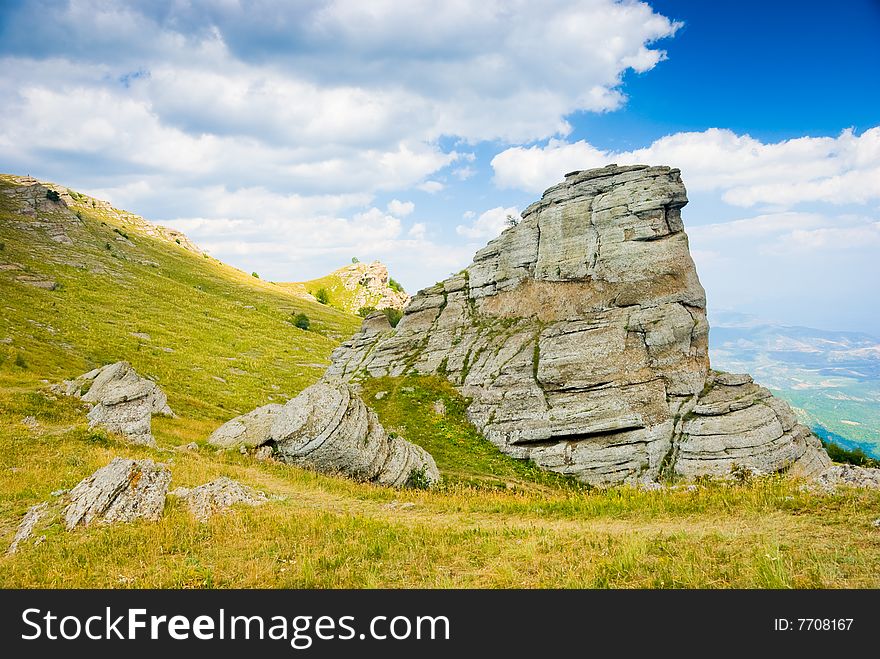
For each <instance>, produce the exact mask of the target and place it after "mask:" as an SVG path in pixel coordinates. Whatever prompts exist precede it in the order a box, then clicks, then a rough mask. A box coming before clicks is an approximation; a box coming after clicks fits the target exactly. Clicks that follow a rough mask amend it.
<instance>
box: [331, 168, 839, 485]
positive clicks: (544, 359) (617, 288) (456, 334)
mask: <svg viewBox="0 0 880 659" xmlns="http://www.w3.org/2000/svg"><path fill="white" fill-rule="evenodd" d="M686 203H687V195H686V192H685V188H684V185H683V183H682V181H681V176H680V172H679V170H677V169H673V168H670V167H648V166H644V165H633V166H626V167H618V166H616V165H609V166H608V167H603V168H601V169H593V170H587V171H576V172H572V173H570V174H567V175H566V176H565V180H564V181H563V182H562V183H560V184H558V185H555V186H553V187H551V188H550V189H548V190H547V191H546V192H545V193H544V195H543V197H542V198H541V199H540V200H539V201H537V202H536V203H534V204H532V205H531V206H529V207H528V208H527V209H525V211H523V213H522V220H521V221H520V222H519V223H518V224H516V225H515V226H512V227H509V228H507V229H506V230H505V231H504V232H503V233H502V234H501V235H500V236H499V237H498V238H496V239H495V240H493V241H491V242H490V243H489V244H488V245H487V246H486V247H484V248H483V249H481V250H479V251H478V252H477V253H476V255H475V256H474V260H473V262H472V263H471V265H470V266H468V267H467V268H466V269H465V270H463V271H462V272H460V273H458V274H456V275H453V276H451V277H449V278H448V279H446V280H444V281H442V282H440V283H439V284H436V285H434V286H431V287H430V288H426V289H424V290H422V291H420V292H419V293H417V294H416V295H415V296H414V297H413V298H412V301H411V302H410V304H409V305H408V306H407V307H406V309H405V312H404V315H403V318H402V319H401V320H400V322H399V324H398V325H397V327H396V328H391V327H390V326H388V325H387V323H385V324H383V323H382V322H381V320H380V319H377V318H372V317H369V318H367V319H366V320H365V321H364V324H363V327H362V329H361V331H360V332H359V333H358V334H356V335H355V336H354V337H353V338H352V339H351V340H349V341H347V342H346V343H344V344H343V345H342V346H340V347H339V348H338V349H337V350H336V351H334V353H333V356H332V363H331V365H330V367H329V368H328V371H327V377H330V378H342V379H345V380H347V381H352V380H357V379H359V378H362V377H378V376H384V375H391V376H398V375H402V374H404V373H409V372H411V371H413V370H414V371H416V372H418V373H423V374H438V375H442V376H444V377H446V378H447V379H449V380H450V381H451V382H452V383H453V384H454V385H455V386H456V387H457V388H458V389H459V391H460V392H461V393H462V394H463V395H464V396H465V397H467V398H469V399H470V400H471V403H470V405H469V407H468V416H469V418H470V419H471V421H473V423H474V424H475V425H476V426H477V427H478V428H479V429H480V430H481V431H482V433H483V434H484V436H485V437H486V438H488V439H489V440H490V441H492V442H493V443H494V444H495V445H496V446H498V448H499V449H501V450H502V451H503V452H505V453H507V454H509V455H511V456H514V457H517V458H529V459H531V460H533V461H534V462H536V463H537V464H538V465H539V466H542V467H544V468H546V469H550V470H552V471H556V472H560V473H563V474H570V475H572V476H575V477H577V478H578V479H580V480H582V481H584V482H587V483H591V484H595V485H609V484H616V483H642V484H644V483H651V482H656V481H658V480H659V479H662V478H663V477H666V476H673V475H677V476H683V477H696V476H702V475H709V476H719V477H725V476H727V475H728V474H729V473H730V472H731V469H732V468H741V469H748V470H750V471H752V472H761V473H764V472H770V471H783V470H787V469H790V468H793V467H794V466H795V465H797V468H798V470H799V471H801V472H802V473H807V472H809V473H810V474H812V475H813V476H815V475H816V474H817V473H819V472H821V471H822V470H823V469H825V468H827V466H828V464H830V462H829V461H828V459H827V455H826V454H825V452H824V451H823V450H822V449H821V447H820V446H819V445H818V440H816V439H815V438H814V437H813V435H812V433H810V431H809V429H807V428H806V427H805V426H802V425H800V424H798V423H797V421H796V419H795V417H794V415H793V414H792V412H791V409H790V408H789V406H788V405H787V404H786V403H784V402H783V401H781V400H779V399H777V398H774V397H773V396H772V395H771V394H770V392H768V391H767V390H766V389H764V388H762V387H760V386H758V385H756V384H754V383H753V382H752V380H751V378H750V377H749V376H747V375H732V374H724V373H718V372H715V371H711V370H710V368H709V355H708V331H709V325H708V323H707V320H706V297H705V292H704V290H703V287H702V285H701V284H700V281H699V278H698V277H697V272H696V268H695V266H694V262H693V259H692V258H691V255H690V251H689V247H688V238H687V234H686V233H685V231H684V224H683V222H682V218H681V209H682V207H683V206H684V205H685V204H686Z"/></svg>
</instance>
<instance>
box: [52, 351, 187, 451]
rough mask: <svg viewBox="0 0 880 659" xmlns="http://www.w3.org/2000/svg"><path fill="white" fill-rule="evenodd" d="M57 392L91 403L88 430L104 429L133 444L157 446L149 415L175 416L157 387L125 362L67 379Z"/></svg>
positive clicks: (166, 398)
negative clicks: (97, 427)
mask: <svg viewBox="0 0 880 659" xmlns="http://www.w3.org/2000/svg"><path fill="white" fill-rule="evenodd" d="M59 391H60V392H61V393H64V394H66V395H68V396H78V397H80V398H81V399H82V400H84V401H85V402H87V403H92V404H93V407H92V409H91V411H89V414H88V418H89V426H90V427H93V426H97V425H100V426H103V427H104V428H107V430H110V431H111V432H118V433H119V434H121V435H123V436H124V437H125V438H126V439H128V440H129V441H130V442H133V443H135V444H144V445H146V446H156V440H155V439H154V438H153V434H152V429H151V419H152V415H153V414H160V415H162V416H174V413H173V412H172V411H171V408H170V407H168V397H167V396H166V395H165V393H164V392H163V391H162V390H161V389H160V388H159V385H157V384H156V383H155V382H153V381H152V380H147V379H146V378H142V377H141V376H139V375H138V374H137V372H135V370H134V369H133V368H132V367H131V364H129V363H128V362H116V363H115V364H108V365H107V366H103V367H101V368H96V369H95V370H93V371H89V372H88V373H85V374H84V375H81V376H79V377H78V378H76V379H75V380H66V381H65V382H64V383H63V384H62V385H61V386H60V387H59Z"/></svg>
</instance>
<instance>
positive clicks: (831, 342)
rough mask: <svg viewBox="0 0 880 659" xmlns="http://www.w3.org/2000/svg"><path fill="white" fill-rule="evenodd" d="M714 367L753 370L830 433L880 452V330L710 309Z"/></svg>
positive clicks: (839, 440)
mask: <svg viewBox="0 0 880 659" xmlns="http://www.w3.org/2000/svg"><path fill="white" fill-rule="evenodd" d="M710 325H711V330H710V332H709V356H710V359H711V361H712V365H713V367H715V368H718V369H721V370H725V371H734V372H748V373H751V374H752V375H753V376H754V378H755V380H756V381H758V382H760V383H761V384H763V385H764V386H766V387H768V388H769V389H771V390H773V391H774V392H777V393H779V395H780V396H782V397H783V398H785V399H786V400H788V401H789V402H790V403H791V404H792V405H793V406H795V407H796V408H797V411H798V413H799V414H800V415H801V417H802V419H803V420H804V421H805V422H806V423H807V424H809V425H811V426H812V427H813V428H814V430H817V431H818V432H819V434H820V435H821V436H823V437H826V438H828V439H830V440H831V441H835V442H836V443H839V444H841V445H843V446H844V447H845V448H861V449H863V450H864V451H865V452H866V453H868V454H869V455H871V456H873V457H880V338H877V337H875V336H871V335H870V334H866V333H862V332H835V331H828V330H820V329H815V328H810V327H789V326H784V325H777V324H773V323H768V322H763V321H761V320H759V319H757V318H755V317H753V316H749V315H746V314H742V313H731V312H718V313H710Z"/></svg>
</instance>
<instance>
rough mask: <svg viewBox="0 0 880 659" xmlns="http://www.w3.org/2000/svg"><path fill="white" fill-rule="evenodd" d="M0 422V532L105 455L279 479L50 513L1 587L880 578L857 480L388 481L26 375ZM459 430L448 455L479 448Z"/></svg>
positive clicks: (190, 474)
mask: <svg viewBox="0 0 880 659" xmlns="http://www.w3.org/2000/svg"><path fill="white" fill-rule="evenodd" d="M398 404H404V403H402V402H398ZM455 414H456V413H455V412H453V411H451V410H450V409H449V408H448V409H447V417H449V416H453V415H455ZM25 416H33V417H34V418H35V419H36V420H37V422H38V423H39V424H40V427H39V428H36V429H35V428H32V427H29V426H27V425H25V424H22V423H21V419H23V418H24V417H25ZM455 423H463V420H462V419H460V418H459V419H455ZM0 433H2V436H3V438H4V440H3V443H2V445H0V471H2V473H3V474H4V478H2V479H0V538H2V540H3V541H4V542H8V541H9V540H11V537H12V534H13V533H14V529H15V526H16V525H17V523H18V521H19V520H20V519H21V516H22V515H23V514H24V512H25V510H26V509H27V508H28V507H29V506H30V505H33V504H34V503H37V502H39V501H42V500H46V499H50V498H51V497H50V492H51V491H52V490H54V489H56V488H60V487H71V486H72V485H74V484H75V483H77V482H78V481H79V480H80V479H81V478H83V477H84V476H86V475H88V474H90V473H91V472H92V471H94V470H95V469H96V468H98V467H100V466H103V465H104V464H106V463H107V462H108V461H109V460H110V459H112V457H114V456H117V455H123V456H129V457H152V458H153V459H156V460H163V461H166V462H168V461H171V460H173V464H172V465H171V469H172V473H173V481H172V487H176V486H192V485H196V484H199V483H203V482H206V481H207V480H210V479H212V478H216V477H217V476H220V475H226V476H229V477H232V478H235V479H238V480H240V481H242V482H244V483H246V484H248V485H251V486H254V487H257V488H260V489H262V490H264V491H266V492H268V493H271V494H273V495H276V498H275V499H274V500H272V501H270V502H269V503H267V504H266V505H264V506H262V507H260V508H248V507H241V508H236V509H234V510H233V511H232V512H230V513H228V514H225V515H218V516H215V517H214V518H212V519H211V521H210V522H208V523H207V524H200V523H198V522H196V521H194V520H193V519H192V518H191V517H190V516H189V514H188V513H187V512H186V511H185V510H184V509H183V508H182V507H181V506H180V505H179V504H178V503H176V502H174V500H173V499H170V500H169V503H168V504H167V506H166V511H165V515H164V516H163V518H162V520H161V521H160V522H156V523H150V522H138V523H133V524H126V525H116V526H107V527H104V526H97V527H94V528H89V529H78V530H75V531H73V532H70V533H67V532H62V531H61V530H60V529H57V528H56V529H49V532H48V533H47V535H48V538H47V540H46V541H45V542H43V543H42V544H39V545H37V546H32V545H26V546H24V547H22V548H21V549H20V551H19V552H18V553H17V554H15V555H14V556H11V557H2V558H0V587H6V588H10V587H124V588H135V587H170V588H192V587H305V588H312V587H321V588H324V587H415V586H422V587H441V588H442V587H638V588H643V587H644V588H653V587H663V588H682V587H697V588H706V587H710V588H726V587H745V588H752V587H770V588H789V587H793V588H833V587H863V588H876V587H878V586H880V577H878V574H880V532H878V531H877V530H876V529H875V528H874V527H873V526H872V524H871V522H872V520H874V519H876V518H877V517H880V497H878V495H877V493H872V492H867V491H860V492H845V493H841V494H838V495H833V496H816V495H812V494H807V493H804V492H801V491H800V489H799V488H798V486H797V483H793V482H790V481H787V480H785V479H781V478H766V479H758V480H756V481H754V482H752V483H750V484H748V485H730V484H724V483H711V482H710V483H704V484H701V485H700V486H699V487H698V488H697V489H696V490H695V491H689V490H687V489H684V488H681V489H677V490H668V491H665V492H642V491H639V490H636V489H633V488H628V487H622V488H613V489H610V490H607V491H602V490H589V491H588V490H585V489H581V488H572V487H568V486H567V485H566V484H559V485H558V486H551V485H542V486H540V487H527V486H517V487H515V488H503V489H502V488H496V487H492V486H491V485H489V484H487V483H486V482H477V483H476V484H475V485H467V484H465V483H464V482H462V481H461V480H458V481H457V482H456V481H454V482H448V483H446V484H445V485H444V486H443V487H442V488H440V489H439V490H438V491H421V490H407V491H395V490H391V489H388V488H384V487H377V486H372V485H365V484H359V483H354V482H351V481H348V480H345V479H343V478H334V477H330V476H323V475H320V474H315V473H312V472H309V471H306V470H302V469H298V468H296V467H290V466H286V465H283V464H266V463H259V462H255V461H254V460H253V459H252V458H250V457H247V456H242V455H239V454H237V453H215V452H214V451H213V450H210V449H208V448H206V447H204V446H202V447H201V448H200V450H198V451H196V452H171V451H169V450H168V449H169V447H170V446H171V445H172V444H173V443H174V441H176V439H175V438H174V437H173V436H171V435H169V434H168V433H167V432H164V431H163V430H161V429H159V431H158V432H157V438H158V440H159V449H148V448H144V447H134V446H130V445H126V444H124V443H121V442H119V441H117V439H116V438H114V437H111V436H108V435H107V434H106V433H103V432H100V431H98V432H95V431H90V430H88V429H87V428H86V427H85V425H84V423H83V410H82V409H81V408H80V407H79V404H78V403H77V401H75V400H71V399H58V400H52V399H51V398H48V397H47V396H46V395H45V394H42V393H39V392H35V391H18V392H13V393H9V394H8V395H6V396H5V397H4V398H3V401H2V404H0ZM472 448H473V447H465V449H464V450H461V451H460V452H458V453H457V455H458V457H455V454H451V453H450V454H447V455H446V458H445V459H446V461H447V462H449V463H453V464H454V463H455V461H456V460H459V459H460V460H469V459H471V457H472V456H475V455H476V456H479V453H480V452H479V451H474V450H472ZM482 464H485V465H492V467H491V468H495V463H493V462H492V461H491V460H489V461H487V462H483V463H482ZM511 469H515V468H514V467H511ZM484 476H485V477H486V478H489V477H490V475H488V474H486V475H484ZM478 480H480V479H478ZM527 480H528V479H527V478H523V481H527ZM398 502H407V503H409V504H412V505H411V506H407V507H401V506H400V504H399V503H398Z"/></svg>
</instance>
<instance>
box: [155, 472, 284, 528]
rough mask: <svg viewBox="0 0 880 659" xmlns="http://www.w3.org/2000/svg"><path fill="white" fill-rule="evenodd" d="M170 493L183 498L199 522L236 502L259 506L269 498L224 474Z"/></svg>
mask: <svg viewBox="0 0 880 659" xmlns="http://www.w3.org/2000/svg"><path fill="white" fill-rule="evenodd" d="M171 494H172V495H174V496H176V497H179V498H181V499H183V500H184V501H185V502H186V504H187V506H188V507H189V511H190V512H191V513H192V515H193V517H195V518H196V519H197V520H199V521H200V522H207V521H208V518H209V517H211V515H214V514H215V513H218V512H224V511H226V510H228V509H229V508H230V507H232V506H233V505H235V504H237V503H243V504H245V505H247V506H261V505H263V504H264V503H266V502H267V501H268V500H269V499H268V497H267V496H266V495H265V494H264V493H263V492H259V491H257V490H255V489H254V488H252V487H248V486H247V485H242V484H241V483H239V482H238V481H235V480H232V479H231V478H227V477H226V476H221V477H220V478H217V479H215V480H213V481H211V482H209V483H205V484H204V485H199V486H198V487H194V488H185V487H179V488H177V489H176V490H174V491H173V492H171Z"/></svg>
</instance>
